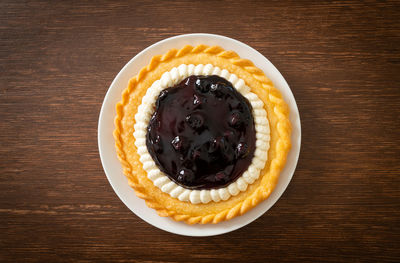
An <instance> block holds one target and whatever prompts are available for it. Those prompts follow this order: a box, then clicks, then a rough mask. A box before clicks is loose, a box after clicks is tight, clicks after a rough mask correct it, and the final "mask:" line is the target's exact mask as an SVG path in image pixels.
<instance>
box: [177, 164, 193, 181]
mask: <svg viewBox="0 0 400 263" xmlns="http://www.w3.org/2000/svg"><path fill="white" fill-rule="evenodd" d="M194 179H195V176H194V173H193V171H192V170H190V169H187V168H182V169H181V170H180V171H179V175H178V178H177V180H178V181H179V182H181V183H183V184H190V183H193V182H194Z"/></svg>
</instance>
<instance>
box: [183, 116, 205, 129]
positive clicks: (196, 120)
mask: <svg viewBox="0 0 400 263" xmlns="http://www.w3.org/2000/svg"><path fill="white" fill-rule="evenodd" d="M186 122H187V123H188V124H189V126H190V127H191V128H192V129H194V130H198V129H200V128H201V127H203V124H204V118H203V116H201V115H200V114H198V113H192V114H189V115H188V116H186Z"/></svg>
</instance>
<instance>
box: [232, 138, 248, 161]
mask: <svg viewBox="0 0 400 263" xmlns="http://www.w3.org/2000/svg"><path fill="white" fill-rule="evenodd" d="M235 153H236V156H237V157H238V158H245V157H246V156H247V155H248V154H249V146H247V144H246V143H244V142H240V143H239V144H238V145H237V146H236V150H235Z"/></svg>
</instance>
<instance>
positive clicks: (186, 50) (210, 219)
mask: <svg viewBox="0 0 400 263" xmlns="http://www.w3.org/2000/svg"><path fill="white" fill-rule="evenodd" d="M200 53H206V54H209V55H213V56H216V57H220V58H224V59H227V60H229V61H230V63H232V64H233V65H235V66H238V67H240V68H242V69H244V70H245V71H247V72H248V73H250V74H251V75H252V77H253V78H254V79H255V80H257V81H258V82H259V83H260V84H261V85H262V88H263V89H265V90H267V92H268V96H267V97H266V100H267V103H268V104H269V105H272V106H273V113H274V114H275V116H276V118H277V125H276V127H274V128H272V127H271V128H272V129H276V131H277V134H278V137H279V138H278V141H277V143H276V146H275V150H276V156H275V158H274V159H272V160H271V163H270V167H269V170H268V173H269V174H270V177H275V178H274V179H275V180H272V182H273V183H272V185H271V183H268V182H267V183H265V184H263V183H261V184H260V185H259V186H258V187H257V189H256V190H255V191H254V192H253V193H252V194H251V195H249V196H248V197H247V198H246V199H245V200H243V201H240V202H239V203H237V204H236V205H235V206H233V207H231V208H229V209H224V210H222V211H220V212H218V213H215V214H208V215H205V216H191V215H185V214H179V213H177V212H176V211H173V210H168V209H166V208H165V207H164V206H163V205H161V204H160V203H159V202H157V200H154V199H153V198H152V197H151V196H148V195H147V194H146V191H145V189H144V187H143V186H142V185H141V184H140V182H139V180H138V178H137V177H136V176H135V175H133V174H132V165H131V164H130V163H129V161H128V160H127V158H126V153H125V151H124V150H123V144H124V142H123V139H122V137H121V131H122V130H123V127H122V123H121V120H122V118H123V116H124V106H125V105H126V104H127V103H129V97H130V94H131V93H132V91H133V90H134V88H135V87H136V86H137V84H138V83H139V82H140V81H141V80H142V79H143V78H144V77H145V76H146V74H147V73H149V72H151V71H152V70H153V69H155V68H156V67H157V66H158V65H159V64H160V63H162V62H167V61H169V60H171V59H173V58H179V57H183V56H185V55H187V54H200ZM264 102H265V101H264ZM116 112H117V116H116V117H115V120H114V123H115V130H114V133H113V135H114V139H115V148H116V151H117V155H118V159H119V160H120V162H121V164H122V166H123V171H124V174H125V176H126V177H127V178H128V181H129V185H130V186H131V187H132V188H133V189H134V190H135V193H136V195H137V196H138V197H139V198H142V199H144V200H145V202H146V204H147V206H148V207H150V208H153V209H155V210H156V211H157V213H158V215H160V216H169V217H171V218H173V219H174V220H176V221H184V222H185V223H187V224H197V223H200V224H207V223H214V224H216V223H219V222H221V221H225V220H230V219H232V218H234V217H236V216H240V215H243V214H244V213H246V212H247V211H249V210H250V209H251V208H253V207H255V206H256V205H258V204H259V203H260V202H261V201H263V200H265V199H267V198H268V196H269V195H270V194H271V192H272V190H273V189H274V187H275V185H276V183H277V178H278V177H279V173H280V171H281V170H282V168H283V167H284V165H285V163H286V156H287V154H288V152H289V150H290V147H291V143H290V134H291V124H290V121H289V108H288V106H287V104H286V103H285V101H284V100H283V99H282V95H281V94H280V92H279V91H278V90H277V89H276V88H275V87H274V86H273V84H272V83H271V81H270V80H269V79H268V78H267V77H266V76H265V74H264V72H263V71H262V70H260V69H259V68H257V67H256V66H255V65H254V64H253V62H251V61H250V60H247V59H242V58H240V57H239V55H237V54H236V53H235V52H234V51H226V50H224V49H223V48H221V47H219V46H211V47H210V46H206V45H198V46H195V47H193V46H190V45H186V46H184V47H183V48H181V49H179V50H177V49H171V50H169V51H168V52H167V53H165V54H164V55H157V56H154V57H152V59H151V61H150V64H148V65H147V66H145V67H143V68H142V69H141V70H140V72H139V74H137V75H136V76H135V77H133V78H132V79H131V80H130V82H129V85H128V87H127V88H126V89H125V90H124V91H123V92H122V100H121V101H120V102H118V103H117V105H116ZM262 177H263V176H260V178H262ZM259 180H260V179H259Z"/></svg>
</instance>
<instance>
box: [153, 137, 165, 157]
mask: <svg viewBox="0 0 400 263" xmlns="http://www.w3.org/2000/svg"><path fill="white" fill-rule="evenodd" d="M152 143H153V148H154V151H155V152H156V153H159V154H160V153H162V152H163V148H162V143H161V137H160V135H157V136H156V138H155V139H154V140H152Z"/></svg>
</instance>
